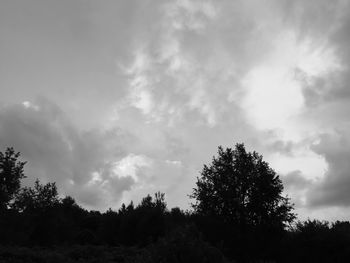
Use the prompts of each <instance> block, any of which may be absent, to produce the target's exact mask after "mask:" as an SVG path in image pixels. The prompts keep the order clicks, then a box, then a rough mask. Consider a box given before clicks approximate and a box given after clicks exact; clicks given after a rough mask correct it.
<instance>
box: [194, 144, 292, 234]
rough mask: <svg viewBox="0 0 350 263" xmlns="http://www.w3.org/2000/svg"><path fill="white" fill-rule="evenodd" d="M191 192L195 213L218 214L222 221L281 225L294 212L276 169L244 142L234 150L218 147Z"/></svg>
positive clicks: (246, 224)
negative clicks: (216, 153) (247, 149)
mask: <svg viewBox="0 0 350 263" xmlns="http://www.w3.org/2000/svg"><path fill="white" fill-rule="evenodd" d="M196 185H197V187H196V188H194V189H193V193H192V195H191V197H192V198H194V199H196V203H195V204H193V207H194V209H195V212H196V213H197V214H199V215H207V216H212V217H218V218H220V219H222V220H223V221H224V222H227V223H230V224H232V223H233V224H237V225H240V226H243V227H246V226H254V227H256V226H262V225H274V226H279V227H282V228H283V227H284V225H285V224H286V223H290V222H291V221H292V220H293V219H294V218H295V215H294V214H293V213H292V212H291V211H292V209H293V206H292V205H291V204H290V203H289V199H288V198H286V197H283V196H282V190H283V185H282V182H281V180H280V178H279V176H278V175H277V174H276V172H275V171H274V170H273V169H271V168H270V167H269V164H268V163H267V162H265V161H263V157H262V156H261V155H259V154H258V153H257V152H255V151H254V152H252V153H251V152H247V151H246V150H245V147H244V144H236V147H235V149H231V148H227V149H223V148H222V147H221V146H220V147H219V148H218V156H217V157H215V156H214V157H213V160H212V163H211V165H210V166H207V165H204V168H203V171H202V172H201V176H200V177H199V178H197V182H196Z"/></svg>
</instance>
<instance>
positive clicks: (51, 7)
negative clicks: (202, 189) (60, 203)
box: [0, 0, 350, 220]
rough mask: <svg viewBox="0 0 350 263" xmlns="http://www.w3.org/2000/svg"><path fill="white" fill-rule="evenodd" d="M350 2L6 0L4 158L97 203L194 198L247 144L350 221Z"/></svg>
mask: <svg viewBox="0 0 350 263" xmlns="http://www.w3.org/2000/svg"><path fill="white" fill-rule="evenodd" d="M349 42H350V1H344V0H334V1H328V0H317V1H316V0H310V1H302V0H292V1H291V0H241V1H240V0H234V1H232V0H215V1H214V0H212V1H209V0H201V1H199V0H172V1H170V0H153V1H152V0H128V1H122V0H120V1H112V0H106V1H92V0H73V1H72V0H60V1H57V0H56V1H54V0H45V1H40V0H11V1H0V150H2V151H3V150H4V149H5V148H6V147H8V146H12V147H14V148H15V150H16V151H20V152H21V157H22V159H23V160H26V161H28V163H27V164H26V166H25V174H26V175H27V178H26V179H25V180H24V181H23V184H24V185H32V184H33V182H34V180H35V179H36V178H39V179H40V180H41V182H43V183H46V182H56V184H57V186H58V189H59V192H60V193H62V194H63V195H71V196H72V197H74V198H75V199H76V201H77V202H78V203H79V204H81V205H82V206H83V207H85V208H87V209H94V210H101V211H105V210H106V209H108V208H112V209H118V208H119V207H120V205H121V204H122V203H123V202H125V203H129V202H130V201H131V200H133V201H134V202H136V203H137V202H139V201H140V200H141V198H142V197H144V196H146V195H147V194H153V193H155V192H157V191H161V192H164V193H165V194H166V201H167V203H168V206H169V207H175V206H179V207H181V208H183V209H188V208H189V207H190V202H191V201H193V200H190V198H189V196H188V195H189V194H191V192H192V189H193V187H194V186H195V182H196V177H197V176H199V175H200V171H201V170H202V168H203V165H204V164H210V162H211V159H212V157H213V156H214V155H215V154H216V152H217V147H218V146H219V145H222V146H223V147H234V145H235V144H236V143H241V142H243V143H244V144H245V146H246V149H247V150H248V151H253V150H255V151H257V152H259V153H260V154H262V155H263V156H264V160H266V161H267V162H269V164H270V166H271V167H272V168H273V169H274V170H275V171H276V172H277V173H278V174H279V175H280V178H281V180H282V182H283V184H284V187H285V188H284V195H288V196H289V197H290V198H291V201H292V202H293V203H294V204H295V212H296V213H297V214H298V217H299V218H300V219H306V218H318V219H321V220H336V219H339V220H350V191H349V189H350V118H349V114H350V86H349V83H350V74H349V73H350V72H349V66H350V45H349Z"/></svg>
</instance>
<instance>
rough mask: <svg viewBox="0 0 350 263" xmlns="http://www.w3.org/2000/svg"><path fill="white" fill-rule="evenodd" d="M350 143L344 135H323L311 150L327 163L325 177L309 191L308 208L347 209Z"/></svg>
mask: <svg viewBox="0 0 350 263" xmlns="http://www.w3.org/2000/svg"><path fill="white" fill-rule="evenodd" d="M349 146H350V142H349V140H348V138H347V136H345V134H342V133H337V134H323V135H322V136H321V140H320V143H319V144H317V145H315V146H314V147H313V150H314V151H315V152H317V153H318V154H321V155H323V156H324V158H325V159H326V161H327V163H328V170H327V172H326V174H325V177H324V178H323V179H322V180H320V181H319V182H318V183H317V184H315V185H314V187H312V188H310V189H309V193H308V205H309V206H310V207H332V206H334V207H347V206H349V205H350V194H349V186H350V164H349V159H350V150H349Z"/></svg>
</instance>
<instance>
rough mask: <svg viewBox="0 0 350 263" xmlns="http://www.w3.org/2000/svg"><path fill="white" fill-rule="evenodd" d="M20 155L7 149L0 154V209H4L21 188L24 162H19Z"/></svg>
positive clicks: (11, 149)
mask: <svg viewBox="0 0 350 263" xmlns="http://www.w3.org/2000/svg"><path fill="white" fill-rule="evenodd" d="M19 157H20V153H19V152H17V153H16V152H15V150H14V149H13V148H12V147H11V148H7V149H6V150H5V152H4V153H2V152H0V209H6V208H7V207H8V205H9V203H10V201H11V200H12V199H13V197H14V195H15V194H16V193H17V192H18V190H19V188H20V187H21V182H20V180H21V179H22V178H25V176H24V172H23V168H24V165H25V164H26V162H22V161H20V160H19Z"/></svg>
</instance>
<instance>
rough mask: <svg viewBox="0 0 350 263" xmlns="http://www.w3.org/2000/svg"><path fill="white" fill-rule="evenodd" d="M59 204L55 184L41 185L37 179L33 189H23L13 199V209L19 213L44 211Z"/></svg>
mask: <svg viewBox="0 0 350 263" xmlns="http://www.w3.org/2000/svg"><path fill="white" fill-rule="evenodd" d="M58 203H59V197H58V192H57V187H56V184H55V183H47V184H45V185H43V184H41V183H40V181H39V179H37V180H36V181H35V184H34V188H31V187H24V188H22V189H21V190H20V191H19V192H18V193H17V194H16V197H15V200H14V203H13V207H14V208H15V209H17V210H19V211H25V210H46V209H49V208H52V207H54V206H56V205H57V204H58Z"/></svg>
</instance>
